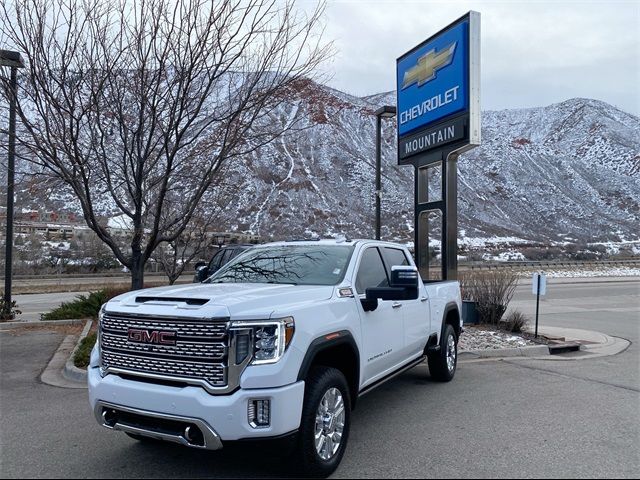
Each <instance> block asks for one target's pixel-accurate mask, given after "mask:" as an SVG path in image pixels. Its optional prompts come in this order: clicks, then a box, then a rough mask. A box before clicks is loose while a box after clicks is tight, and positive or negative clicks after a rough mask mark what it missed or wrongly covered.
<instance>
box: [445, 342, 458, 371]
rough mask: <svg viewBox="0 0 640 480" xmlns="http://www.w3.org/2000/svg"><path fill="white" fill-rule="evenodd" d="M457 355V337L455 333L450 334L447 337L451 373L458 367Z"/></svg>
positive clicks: (448, 361)
mask: <svg viewBox="0 0 640 480" xmlns="http://www.w3.org/2000/svg"><path fill="white" fill-rule="evenodd" d="M456 355H457V352H456V339H455V337H454V336H453V335H449V338H448V339H447V368H448V369H449V373H450V374H451V373H453V370H454V369H455V368H456Z"/></svg>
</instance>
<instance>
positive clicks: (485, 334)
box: [458, 325, 537, 352]
mask: <svg viewBox="0 0 640 480" xmlns="http://www.w3.org/2000/svg"><path fill="white" fill-rule="evenodd" d="M533 345H537V344H536V343H535V342H533V341H531V340H528V339H526V338H523V337H522V336H520V335H517V334H514V333H508V332H496V331H494V330H485V329H483V328H482V327H475V326H471V325H465V331H464V333H463V334H462V336H461V337H460V342H459V343H458V349H459V350H460V351H461V352H462V351H467V352H468V351H473V350H498V349H500V348H518V347H530V346H533Z"/></svg>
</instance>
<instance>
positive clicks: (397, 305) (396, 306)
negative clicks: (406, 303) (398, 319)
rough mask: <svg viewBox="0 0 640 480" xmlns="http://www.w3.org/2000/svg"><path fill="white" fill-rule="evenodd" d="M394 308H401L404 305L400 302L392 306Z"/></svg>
mask: <svg viewBox="0 0 640 480" xmlns="http://www.w3.org/2000/svg"><path fill="white" fill-rule="evenodd" d="M391 306H392V307H393V308H400V307H401V306H402V304H401V303H400V302H394V304H393V305H391Z"/></svg>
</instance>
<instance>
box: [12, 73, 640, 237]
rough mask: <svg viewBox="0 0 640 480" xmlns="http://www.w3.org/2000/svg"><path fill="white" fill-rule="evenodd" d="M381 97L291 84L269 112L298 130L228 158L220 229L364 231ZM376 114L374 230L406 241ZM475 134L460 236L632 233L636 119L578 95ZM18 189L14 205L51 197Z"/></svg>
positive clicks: (390, 146) (639, 145) (273, 233)
mask: <svg viewBox="0 0 640 480" xmlns="http://www.w3.org/2000/svg"><path fill="white" fill-rule="evenodd" d="M384 104H391V105H393V104H395V97H394V94H393V93H386V94H378V95H374V96H370V97H365V98H359V97H354V96H351V95H348V94H345V93H342V92H339V91H336V90H333V89H330V88H328V87H324V86H321V85H318V84H316V83H313V82H306V83H303V84H301V85H300V88H299V89H298V90H297V91H296V92H295V95H294V96H293V97H292V98H291V100H290V101H289V102H288V103H287V105H286V107H285V108H283V109H280V110H278V111H277V112H275V113H274V114H273V118H272V121H274V122H282V123H283V124H288V123H290V122H293V121H294V120H295V121H296V123H295V124H296V125H297V128H296V130H295V131H294V132H291V133H289V134H288V135H286V136H284V137H282V138H280V139H278V140H277V141H275V142H273V143H272V144H270V145H268V146H266V147H263V148H261V149H260V150H258V151H256V152H255V153H254V154H253V155H251V156H250V157H247V158H244V159H243V160H242V161H241V162H237V163H235V164H233V165H228V169H227V170H228V171H227V175H228V178H227V180H228V182H227V183H228V184H230V185H232V186H233V188H232V189H231V190H230V192H231V193H230V194H229V195H230V196H229V198H228V201H227V202H226V207H225V210H224V212H223V214H222V217H223V219H224V220H223V223H224V225H221V226H220V228H221V229H225V230H239V231H245V232H252V233H256V234H260V235H262V236H265V237H274V238H292V237H302V236H306V235H308V234H310V233H316V234H319V235H321V236H325V235H331V234H337V233H344V234H347V235H349V236H352V237H371V236H372V235H373V233H374V198H375V197H374V164H375V116H374V114H373V112H374V111H375V110H376V109H377V108H378V107H379V106H381V105H384ZM383 122H384V129H383V146H382V151H383V197H382V205H383V217H382V223H383V238H386V239H396V240H412V238H413V175H414V173H413V168H412V167H410V166H398V165H397V157H396V137H395V123H394V120H384V121H383ZM482 142H483V144H482V146H481V147H479V148H476V149H475V150H473V151H471V152H469V153H467V154H465V155H463V156H462V157H461V158H460V160H459V162H458V165H459V187H458V191H459V214H460V220H459V227H460V232H461V236H466V237H472V238H473V237H518V238H522V239H526V240H531V241H540V242H545V243H546V242H555V241H558V242H562V241H572V242H573V241H576V242H595V241H620V240H625V239H626V240H631V239H634V240H635V239H639V238H640V119H638V117H635V116H634V115H631V114H628V113H625V112H623V111H621V110H619V109H617V108H615V107H613V106H611V105H608V104H606V103H603V102H601V101H597V100H590V99H581V98H576V99H571V100H567V101H565V102H562V103H559V104H555V105H551V106H548V107H540V108H532V109H518V110H504V111H486V112H484V113H483V117H482ZM40 185H41V184H40ZM23 187H25V188H23V189H22V191H21V192H20V195H19V199H18V204H17V207H23V208H29V207H31V208H33V207H38V206H39V205H42V204H43V203H45V202H47V201H49V202H50V201H51V200H50V198H51V197H49V196H48V195H47V198H45V195H39V194H38V193H37V191H36V192H34V189H33V188H31V189H27V188H26V185H24V186H23ZM36 190H41V189H36ZM34 193H35V195H34ZM57 197H58V198H60V199H64V198H65V196H64V195H57ZM57 203H58V205H57V207H60V206H62V205H61V204H60V202H57Z"/></svg>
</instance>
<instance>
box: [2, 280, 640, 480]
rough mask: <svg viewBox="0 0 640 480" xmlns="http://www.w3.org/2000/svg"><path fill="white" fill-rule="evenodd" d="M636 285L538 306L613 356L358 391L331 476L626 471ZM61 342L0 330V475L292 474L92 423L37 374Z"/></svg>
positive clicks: (279, 465) (637, 400)
mask: <svg viewBox="0 0 640 480" xmlns="http://www.w3.org/2000/svg"><path fill="white" fill-rule="evenodd" d="M638 293H639V289H638V283H623V284H607V285H605V286H603V285H595V286H594V285H591V286H582V287H575V286H569V287H566V290H565V291H564V292H563V293H558V294H557V297H554V296H553V295H552V296H550V297H548V299H546V300H545V303H544V305H543V306H544V309H543V310H542V311H543V317H542V321H543V323H545V324H549V325H560V324H562V323H563V322H565V323H567V324H566V325H563V326H569V327H573V328H590V329H594V330H597V329H599V330H600V331H603V332H604V333H608V334H610V335H617V336H624V337H625V338H627V339H628V340H630V341H631V342H632V344H631V346H630V347H629V348H628V349H627V350H626V351H625V352H623V353H621V354H618V355H616V356H613V357H604V358H596V359H588V360H569V361H551V360H546V361H545V360H508V361H504V360H501V361H477V362H469V363H464V364H461V365H460V366H459V370H458V373H457V376H456V378H455V380H454V381H453V382H451V383H448V384H437V383H433V382H431V380H430V378H429V375H428V371H427V368H426V367H424V366H421V367H418V368H416V369H414V370H413V371H410V372H409V373H407V374H404V375H402V376H401V377H399V378H398V379H396V380H395V381H393V382H390V383H388V384H386V385H385V386H383V387H381V388H380V389H378V390H376V391H374V392H373V393H371V394H370V395H368V396H366V397H364V398H363V399H362V400H361V402H360V404H359V406H358V409H357V410H356V411H355V412H354V415H353V425H352V433H351V438H350V442H349V447H348V450H347V453H346V455H345V457H344V460H343V462H342V465H341V466H340V468H339V469H338V471H337V472H336V474H335V477H336V478H343V477H345V478H354V477H357V478H360V477H363V478H369V477H376V478H379V477H406V478H425V477H462V478H476V477H507V478H511V477H516V478H521V477H635V476H637V472H638V471H640V451H639V449H640V415H639V412H640V362H639V359H640V351H639V349H638V341H639V340H640V334H639V330H640V306H639V305H638V298H639V297H638ZM529 301H530V299H529V298H528V297H527V296H526V292H524V293H523V292H520V293H519V295H518V298H517V299H516V302H521V305H522V306H523V308H526V307H527V305H528V303H527V302H529ZM572 304H573V305H574V307H571V305H572ZM575 323H579V324H580V326H579V327H578V326H576V325H575ZM0 329H1V327H0ZM62 338H63V334H62V333H60V332H53V331H47V330H36V331H29V332H28V333H19V334H16V332H13V333H10V332H0V346H1V348H0V365H1V371H0V414H1V417H2V424H1V425H2V427H1V430H0V448H1V452H0V475H1V476H2V477H3V478H23V477H61V478H69V477H71V478H77V477H87V478H98V477H100V478H115V477H118V478H122V477H131V478H142V477H145V478H146V477H162V478H169V477H209V478H211V477H213V478H216V477H277V476H283V475H288V474H291V473H292V472H291V471H290V470H289V469H288V468H287V466H286V464H284V463H283V462H282V461H281V460H280V459H279V458H276V457H274V456H273V455H272V454H269V453H266V452H262V451H260V449H259V448H248V447H247V446H246V445H243V444H239V445H234V446H233V447H232V448H229V449H225V450H223V451H220V452H201V451H195V450H190V449H186V448H182V447H179V446H174V445H168V444H167V445H144V444H139V443H137V442H135V441H133V440H131V439H129V438H128V437H126V436H124V435H123V434H120V433H116V432H109V431H106V430H104V429H102V428H101V427H99V426H98V425H97V424H96V422H95V420H94V419H93V417H92V414H91V412H90V411H89V407H88V401H87V393H86V391H85V390H70V389H62V388H56V387H51V386H48V385H44V384H42V383H41V382H40V381H39V375H40V373H41V371H42V370H43V369H44V367H45V366H46V364H47V362H48V361H49V359H50V358H51V356H52V355H53V353H54V352H55V350H56V348H57V347H58V345H59V344H60V342H61V340H62Z"/></svg>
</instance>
